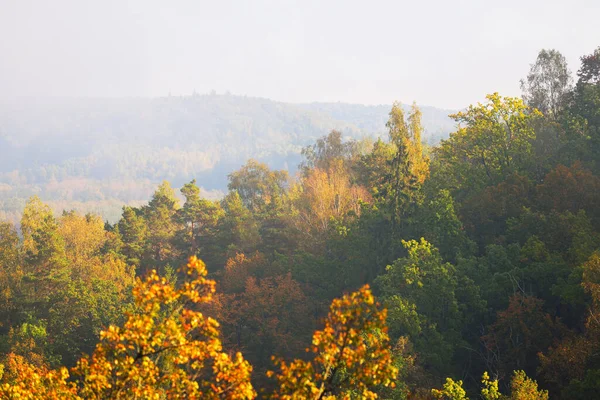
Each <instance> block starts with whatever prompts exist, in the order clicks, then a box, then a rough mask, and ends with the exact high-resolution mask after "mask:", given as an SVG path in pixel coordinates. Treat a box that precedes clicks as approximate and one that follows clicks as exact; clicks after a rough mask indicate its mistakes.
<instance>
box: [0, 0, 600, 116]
mask: <svg viewBox="0 0 600 400" xmlns="http://www.w3.org/2000/svg"><path fill="white" fill-rule="evenodd" d="M598 15H600V1H598V0H571V1H564V0H560V1H556V0H531V1H527V0H519V1H513V0H503V1H485V0H478V1H475V0H469V1H459V0H436V1H426V0H424V1H416V0H413V1H401V0H395V1H377V0H369V1H365V0H362V1H355V0H345V1H328V0H320V1H313V0H301V1H285V0H274V1H271V0H247V1H228V0H213V1H201V0H195V1H183V0H182V1H176V0H171V1H151V0H141V1H126V0H117V1H113V0H101V1H100V0H98V1H88V0H71V1H69V0H52V1H47V0H39V1H31V0H0V97H5V98H12V97H46V96H51V97H158V96H167V95H169V94H171V95H189V94H192V93H193V92H196V93H208V92H211V91H213V90H214V91H216V92H217V93H225V92H230V93H232V94H237V95H247V96H255V97H266V98H270V99H274V100H279V101H285V102H294V103H302V102H312V101H322V102H337V101H340V102H348V103H361V104H391V103H392V102H393V101H395V100H398V101H402V102H404V103H409V102H412V101H416V102H417V103H419V104H422V105H430V106H436V107H442V108H450V109H457V108H462V107H464V106H466V105H468V104H471V103H475V102H478V101H482V100H483V99H484V96H485V94H487V93H492V92H500V94H502V95H506V96H518V95H520V89H519V79H521V78H523V77H525V76H526V75H527V72H528V70H529V64H531V63H533V62H534V61H535V58H536V56H537V53H538V51H539V50H540V49H542V48H546V49H550V48H554V49H557V50H559V51H560V52H561V53H562V54H564V55H565V57H566V58H567V60H568V62H569V66H570V68H571V70H572V72H573V74H575V72H576V71H577V69H578V67H579V57H580V56H582V55H585V54H590V53H591V52H593V50H594V49H595V48H596V47H598V46H600V27H599V26H598Z"/></svg>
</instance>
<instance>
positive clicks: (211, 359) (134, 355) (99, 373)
mask: <svg viewBox="0 0 600 400" xmlns="http://www.w3.org/2000/svg"><path fill="white" fill-rule="evenodd" d="M186 272H187V275H188V276H190V277H191V280H190V281H186V282H185V283H183V285H182V286H181V287H180V288H176V287H174V286H173V285H172V284H170V283H169V282H167V281H166V279H165V278H161V277H159V276H158V275H157V274H156V272H155V271H152V272H151V273H150V274H149V276H148V277H147V278H146V279H145V280H144V281H141V280H140V281H138V282H137V285H136V286H135V288H134V296H135V302H136V306H137V308H138V312H136V313H135V314H131V315H129V317H128V319H127V321H126V322H125V324H124V326H123V327H122V328H120V327H116V326H110V327H109V328H108V329H107V330H106V331H103V332H102V333H101V342H100V343H99V344H98V345H97V347H96V351H95V352H94V354H92V356H91V357H84V358H82V359H81V360H80V361H79V363H78V365H77V367H76V368H75V373H76V374H77V375H80V376H82V377H83V378H84V379H83V388H82V394H83V395H84V396H85V397H89V398H115V399H119V398H123V399H125V398H165V397H166V398H176V397H182V396H185V397H186V398H202V399H217V398H228V399H246V398H252V397H254V394H255V393H254V390H253V388H252V385H251V384H250V379H249V378H250V372H251V370H252V368H251V367H250V365H249V364H248V363H247V362H246V361H245V360H244V359H243V357H242V355H241V354H240V353H237V354H236V355H235V356H234V357H233V358H231V357H230V356H229V355H228V354H227V353H225V352H223V349H222V346H221V341H220V340H219V329H218V328H219V324H218V322H217V321H215V320H214V319H212V318H206V317H205V316H204V315H203V314H202V313H200V312H198V311H195V310H194V309H193V308H194V305H195V304H201V303H206V302H210V301H211V299H212V297H213V293H214V291H215V282H214V281H212V280H208V279H206V278H205V276H206V268H205V266H204V263H203V262H202V261H199V260H198V259H196V258H195V257H192V258H190V261H189V263H188V265H187V271H186Z"/></svg>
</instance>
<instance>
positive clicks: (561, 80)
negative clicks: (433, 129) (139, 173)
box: [0, 48, 600, 400]
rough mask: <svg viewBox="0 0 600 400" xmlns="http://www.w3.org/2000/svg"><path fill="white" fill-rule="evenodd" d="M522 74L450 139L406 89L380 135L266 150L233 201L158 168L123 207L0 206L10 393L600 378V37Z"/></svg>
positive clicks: (274, 391)
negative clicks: (297, 152)
mask: <svg viewBox="0 0 600 400" xmlns="http://www.w3.org/2000/svg"><path fill="white" fill-rule="evenodd" d="M521 86H522V90H523V97H522V98H511V97H503V96H501V95H499V94H497V93H494V94H490V95H488V96H487V97H486V101H485V102H483V103H480V104H476V105H472V106H469V107H468V108H467V109H465V110H463V111H461V112H458V113H456V114H453V115H451V117H452V118H453V119H454V120H455V121H456V122H457V126H458V128H457V130H456V131H455V132H454V133H452V134H451V135H450V137H449V138H448V139H447V140H443V141H442V142H441V143H440V144H439V145H438V146H435V147H430V146H427V145H424V144H423V141H422V135H423V126H422V123H421V111H420V110H419V109H418V108H417V107H416V106H414V107H413V108H412V109H410V110H409V111H408V112H405V111H404V109H403V108H402V107H400V106H399V105H397V104H396V105H394V106H393V107H392V109H391V111H390V112H389V120H388V122H387V129H388V137H387V138H385V139H380V140H377V141H375V142H373V141H369V140H344V138H343V136H342V134H341V133H340V132H339V131H332V132H331V133H330V134H328V135H326V136H324V137H322V138H321V139H319V140H317V141H316V142H315V143H314V144H311V145H309V146H306V147H305V148H304V149H303V151H302V156H303V160H302V163H301V164H300V166H299V172H298V174H297V176H295V177H290V176H289V175H288V173H287V172H285V171H283V170H273V169H270V168H269V167H268V166H267V165H265V164H262V163H260V162H257V161H254V160H250V161H248V162H247V163H246V164H245V165H244V166H243V167H242V168H241V169H239V170H237V171H235V172H233V173H231V174H230V175H229V185H228V193H227V194H226V196H225V197H224V198H223V199H222V200H220V201H214V200H208V199H206V198H204V197H203V195H202V192H201V191H200V189H199V188H198V186H197V185H196V181H194V180H192V181H191V182H189V183H187V184H185V185H183V187H181V189H180V192H181V195H182V196H183V198H184V201H180V200H179V197H178V196H177V195H176V193H175V190H174V189H173V188H172V187H171V185H170V184H169V183H168V182H164V183H163V184H161V185H160V186H159V187H158V188H157V189H156V191H155V193H154V195H153V196H152V199H151V200H150V201H149V202H148V203H147V204H145V205H142V206H140V207H124V208H123V212H122V216H121V218H120V219H119V220H118V222H116V223H114V224H110V223H105V222H103V221H102V219H101V218H100V217H98V216H95V215H91V214H89V215H80V214H78V213H76V212H69V211H65V212H63V213H62V215H53V213H52V211H51V209H50V208H49V207H48V206H47V205H46V204H44V203H43V202H42V201H41V200H40V199H39V198H37V197H32V198H31V199H30V200H29V201H28V202H27V204H26V206H25V208H24V210H23V214H22V215H23V216H22V219H21V221H20V233H19V232H18V231H17V229H16V228H15V227H14V226H13V225H12V224H11V223H8V222H5V223H2V224H0V267H1V269H0V294H1V296H0V315H1V316H0V321H1V323H2V325H1V326H0V335H1V340H0V346H1V347H0V352H1V354H2V361H1V363H2V365H3V369H2V378H1V383H0V394H1V395H2V396H3V398H53V397H54V398H98V399H100V398H115V399H116V398H156V399H160V398H176V397H186V398H231V399H238V398H239V399H241V398H253V397H255V396H258V397H260V398H276V399H277V398H280V399H306V398H314V399H324V398H330V399H331V398H347V399H351V398H375V397H378V398H383V399H405V398H410V399H429V398H432V399H434V398H437V399H465V398H471V399H475V398H482V399H486V400H491V399H547V398H548V397H550V398H553V399H590V398H595V397H597V393H598V391H600V321H599V320H598V312H600V211H599V210H600V208H599V207H598V205H599V204H600V48H598V49H596V50H595V51H594V52H593V53H592V54H589V55H585V56H583V57H581V65H580V66H579V67H578V71H577V75H576V79H575V80H573V79H572V77H571V74H570V72H569V69H568V66H567V65H566V61H565V58H564V57H563V56H562V55H561V54H560V53H559V52H557V51H555V50H548V51H547V50H542V51H541V52H540V53H539V55H538V57H537V59H536V61H535V63H534V64H532V66H531V70H530V72H529V74H528V75H527V76H526V77H525V78H524V79H523V80H522V82H521ZM196 257H197V258H196ZM200 260H202V261H200ZM181 266H183V268H180V267H181ZM217 321H218V322H217ZM18 396H25V397H18ZM27 396H29V397H27Z"/></svg>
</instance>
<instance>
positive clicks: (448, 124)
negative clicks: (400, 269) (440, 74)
mask: <svg viewBox="0 0 600 400" xmlns="http://www.w3.org/2000/svg"><path fill="white" fill-rule="evenodd" d="M390 107H391V106H384V105H379V106H364V105H357V104H344V103H310V104H289V103H282V102H277V101H272V100H268V99H261V98H251V97H245V96H233V95H193V96H186V97H162V98H155V99H145V98H123V99H96V98H85V99H64V98H57V99H17V100H13V101H6V100H4V101H2V102H0V218H2V217H4V218H8V219H12V220H16V219H17V218H18V213H19V211H20V210H21V209H22V207H23V205H24V202H25V200H26V199H27V198H28V197H29V196H31V195H33V194H38V195H39V196H40V197H41V198H42V199H43V200H44V201H48V202H50V203H51V204H52V205H53V206H54V207H55V208H56V209H57V210H60V209H63V208H76V209H79V210H81V211H93V212H96V213H100V214H102V215H103V216H104V217H105V218H108V219H109V220H114V219H116V218H117V216H118V215H119V213H120V208H121V205H122V204H136V203H139V202H143V201H146V200H147V199H148V198H149V196H150V195H151V193H152V191H153V190H154V189H155V187H156V185H157V184H158V183H159V182H160V181H162V180H164V179H167V180H169V181H171V183H172V184H173V185H174V186H180V185H182V184H183V183H184V182H186V181H189V180H191V179H192V178H196V179H197V181H198V183H199V184H200V185H201V186H202V187H203V188H204V189H205V192H204V193H205V195H207V194H208V195H209V196H210V195H212V196H218V195H219V192H220V191H222V190H224V189H225V188H226V183H227V180H226V177H227V174H228V173H230V172H231V171H233V170H235V169H237V168H239V167H240V166H241V165H242V164H243V163H245V162H246V160H247V159H248V158H256V159H259V160H261V161H263V162H266V163H268V164H269V165H270V166H271V167H272V168H277V169H281V168H285V169H288V170H290V171H291V172H292V173H293V172H294V171H295V168H296V166H297V164H298V163H299V161H300V155H299V153H300V150H301V149H302V147H304V146H306V145H308V144H310V143H312V142H314V141H315V139H317V138H319V137H321V136H323V135H326V134H327V133H328V132H329V131H330V130H332V129H337V130H340V131H342V132H343V133H344V136H346V137H347V138H356V139H359V138H362V137H366V136H380V135H383V134H384V133H385V122H386V121H387V114H388V112H389V109H390ZM422 111H423V124H424V127H425V138H424V140H426V141H428V142H430V143H431V142H436V141H438V140H439V139H440V138H443V137H446V136H447V135H448V134H449V132H451V131H452V130H453V127H454V124H453V121H451V120H450V119H449V118H448V117H447V115H448V113H450V111H448V110H440V109H436V108H433V107H422Z"/></svg>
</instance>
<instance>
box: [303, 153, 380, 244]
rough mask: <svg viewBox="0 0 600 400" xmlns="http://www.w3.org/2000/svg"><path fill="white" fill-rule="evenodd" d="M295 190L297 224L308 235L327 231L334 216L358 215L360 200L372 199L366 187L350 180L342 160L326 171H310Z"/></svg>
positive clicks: (339, 217)
mask: <svg viewBox="0 0 600 400" xmlns="http://www.w3.org/2000/svg"><path fill="white" fill-rule="evenodd" d="M292 192H293V196H295V197H296V201H295V206H296V210H297V213H296V218H295V219H294V223H295V225H296V227H297V228H298V229H300V230H301V231H302V232H304V233H307V234H309V235H314V234H317V235H318V234H319V233H323V232H326V231H327V229H328V227H329V223H330V222H331V220H332V219H343V218H344V217H346V216H347V215H349V214H353V215H356V216H359V215H360V212H361V202H369V201H371V196H370V194H369V192H368V191H367V190H366V189H365V188H364V187H362V186H358V185H353V184H352V183H351V182H350V177H349V175H348V172H347V171H346V170H345V169H344V167H343V164H342V162H341V160H338V162H336V163H332V165H331V167H330V168H329V170H327V171H324V170H321V169H319V168H315V169H313V170H310V171H309V172H308V174H307V176H306V177H305V178H304V179H303V180H302V182H301V184H300V185H299V186H296V187H294V188H293V190H292Z"/></svg>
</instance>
